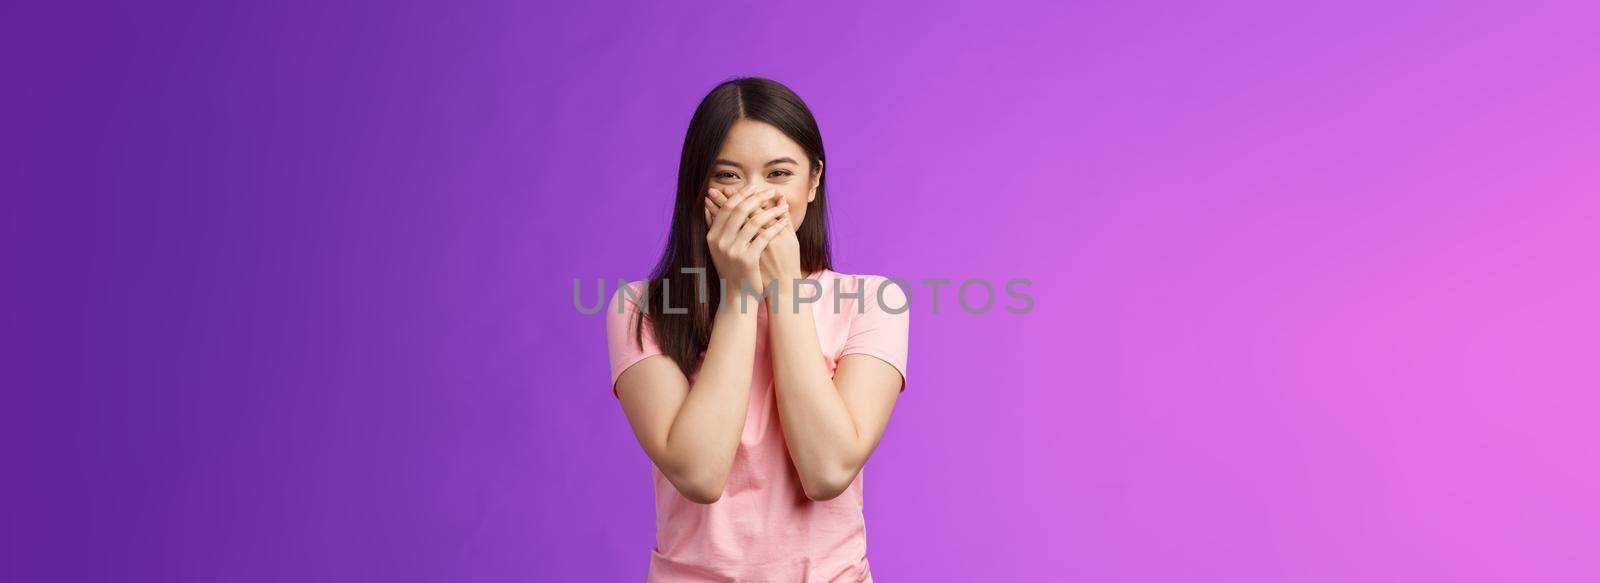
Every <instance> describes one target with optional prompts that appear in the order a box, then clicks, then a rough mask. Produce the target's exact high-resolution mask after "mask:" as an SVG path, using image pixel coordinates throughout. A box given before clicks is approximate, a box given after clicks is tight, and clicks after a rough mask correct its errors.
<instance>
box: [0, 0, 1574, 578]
mask: <svg viewBox="0 0 1600 583" xmlns="http://www.w3.org/2000/svg"><path fill="white" fill-rule="evenodd" d="M684 8H687V7H681V8H677V9H665V8H660V7H655V6H651V5H648V4H637V5H615V6H604V5H592V6H582V7H580V6H576V5H572V6H538V7H535V6H531V5H525V4H523V3H516V2H496V3H461V2H457V3H449V4H440V5H436V6H432V7H421V6H416V5H409V4H407V5H401V4H395V3H370V4H366V5H360V6H358V5H348V4H339V5H326V4H321V3H307V4H297V5H275V6H270V7H267V6H227V7H225V6H218V5H215V4H213V3H192V4H186V5H175V4H163V5H159V6H157V5H149V4H145V3H129V4H96V5H92V6H74V5H67V4H55V5H52V6H51V7H49V8H41V7H37V6H32V5H22V4H17V5H8V6H6V7H5V8H3V9H0V15H3V17H0V22H4V23H5V24H4V25H0V26H3V28H4V30H5V33H6V34H5V35H3V38H0V43H3V44H4V49H5V50H4V56H3V57H0V59H3V60H4V62H5V64H6V66H5V69H4V70H5V71H6V73H5V77H6V86H7V91H6V95H5V97H3V99H4V103H5V106H4V110H3V111H4V112H5V113H4V118H5V122H4V123H5V128H4V134H5V135H6V136H7V139H6V140H5V142H6V152H5V161H4V162H3V163H0V172H3V173H4V180H5V188H4V190H5V196H4V202H3V203H0V204H3V207H0V227H3V229H0V241H3V243H4V247H3V250H0V253H3V255H0V257H3V261H4V269H5V275H4V278H3V281H0V286H3V287H0V289H3V291H4V294H5V297H4V304H3V306H0V317H3V320H0V328H3V329H4V330H5V333H4V336H5V338H6V345H5V347H4V348H5V351H4V355H3V356H0V363H3V366H4V375H5V376H4V378H5V380H4V384H5V385H6V389H5V391H4V395H5V396H4V399H5V400H4V403H3V404H4V416H5V417H4V427H5V446H4V451H5V452H6V453H5V455H6V459H5V463H6V466H7V475H8V477H7V479H6V485H5V487H4V501H5V502H4V503H5V518H4V520H3V521H0V522H3V525H4V526H3V527H0V528H3V529H4V532H5V562H4V568H3V571H0V579H5V580H8V581H77V580H83V581H530V580H532V581H589V580H594V581H638V580H642V578H643V575H644V571H645V565H646V562H647V560H648V553H649V549H650V546H651V544H652V543H653V540H652V537H653V528H654V516H653V513H652V501H651V497H650V487H651V485H650V473H649V466H648V464H649V461H648V459H647V458H646V457H645V456H644V454H643V453H642V451H641V450H640V449H639V447H638V445H637V444H636V442H635V441H634V439H633V436H632V434H631V432H630V430H629V428H628V425H627V423H626V420H625V418H624V417H623V414H622V410H621V408H620V406H619V405H618V403H617V401H616V400H615V398H614V397H613V396H612V395H611V393H610V392H609V389H608V387H607V386H606V379H607V374H606V354H605V344H604V340H603V330H604V326H603V323H602V320H601V319H600V318H599V317H597V316H583V315H579V314H578V313H577V312H576V311H575V310H574V309H573V307H572V284H571V282H572V279H573V278H575V277H582V278H585V279H586V280H587V281H592V280H593V278H597V277H603V278H607V279H610V280H614V279H615V278H618V277H624V278H629V279H636V278H639V277H642V276H643V275H644V274H645V273H646V270H647V269H648V268H649V266H650V264H651V263H652V262H653V261H654V259H655V257H656V254H657V253H658V252H659V250H660V246H661V244H662V242H663V238H664V236H665V228H666V220H667V216H668V212H669V208H670V198H671V196H672V188H673V184H674V180H675V176H676V171H677V159H678V154H679V148H680V146H681V140H682V138H683V131H684V128H685V127H686V125H687V122H688V118H689V115H690V114H691V113H692V110H693V108H694V106H695V104H696V103H697V102H698V100H699V99H700V97H702V96H703V95H704V94H705V92H706V91H708V90H709V89H710V88H711V87H712V86H713V85H715V84H716V83H718V82H720V81H722V80H725V79H727V78H729V77H730V76H734V75H760V76H767V77H771V78H774V79H777V80H779V81H781V82H784V83H786V84H788V85H789V86H790V87H792V88H793V89H795V90H796V91H797V92H798V93H799V94H800V95H801V96H802V97H804V98H805V99H806V100H807V102H808V103H809V104H810V106H811V107H812V108H813V110H814V111H815V113H816V115H817V117H818V119H819V122H820V124H821V128H822V131H823V137H824V139H825V142H826V145H827V149H828V154H829V160H828V171H829V172H830V175H829V182H830V192H829V197H830V199H831V200H832V205H831V206H832V215H831V219H832V220H833V224H834V226H835V236H836V248H835V251H836V256H837V258H838V265H837V266H836V267H837V269H838V270H839V271H843V272H847V273H848V272H862V273H881V274H886V275H895V276H901V277H908V278H922V277H947V278H953V279H959V278H966V277H987V278H991V279H996V280H1004V279H1006V278H1010V277H1017V276H1021V277H1029V278H1032V279H1033V281H1034V285H1033V287H1032V288H1031V291H1032V292H1033V295H1034V296H1035V298H1036V300H1037V304H1036V309H1035V310H1034V311H1033V312H1032V313H1030V314H1027V315H1024V316H1013V315H1010V314H1007V313H1005V312H1004V311H994V312H990V313H988V314H985V315H982V316H973V315H969V314H966V313H963V312H961V311H959V310H953V309H949V307H948V306H946V307H945V309H943V310H941V313H939V314H933V313H931V312H930V311H929V310H927V307H928V305H927V303H924V302H922V300H923V299H925V297H924V296H916V295H914V299H915V300H917V301H918V302H919V303H918V305H917V307H916V310H915V311H914V314H913V318H912V338H911V355H910V368H911V370H912V371H913V372H912V378H911V380H910V383H909V386H908V389H907V391H906V393H905V394H904V395H903V397H902V399H901V401H900V404H899V407H898V408H897V411H896V414H895V416H894V419H893V421H892V423H891V424H890V426H889V429H888V432H887V434H886V437H885V438H884V440H883V442H882V444H881V445H880V447H879V448H878V450H877V452H876V454H875V455H874V457H873V459H872V461H871V462H870V464H869V465H868V467H867V469H866V470H865V472H866V478H865V480H866V481H865V483H866V492H865V494H866V499H867V510H866V513H867V524H868V533H869V541H870V542H869V551H868V552H869V554H868V556H869V560H870V561H871V563H872V565H873V568H874V574H875V575H876V576H877V578H878V580H880V581H886V582H895V581H1055V580H1072V581H1152V582H1153V581H1229V582H1244V581H1249V582H1265V581H1341V582H1342V581H1594V580H1597V579H1600V556H1597V553H1596V551H1597V549H1600V497H1597V494H1596V492H1600V454H1597V445H1600V429H1597V426H1596V413H1597V411H1600V398H1597V397H1596V391H1597V390H1600V358H1597V356H1600V354H1597V353H1600V332H1597V329H1600V303H1597V301H1596V298H1600V268H1597V266H1600V190H1597V186H1600V164H1597V163H1596V161H1597V159H1600V111H1597V106H1596V104H1597V103H1600V67H1597V66H1596V63H1597V62H1600V35H1596V34H1595V31H1596V30H1597V29H1600V16H1597V14H1596V11H1595V8H1594V7H1593V4H1592V3H1581V2H1573V3H1570V4H1565V5H1557V4H1543V5H1538V4H1529V3H1503V4H1495V3H1487V2H1472V3H1428V4H1411V3H1393V2H1361V3H1339V5H1338V6H1337V7H1305V6H1301V7H1289V6H1285V5H1284V3H1280V2H1260V1H1257V2H1227V3H1206V4H1204V5H1180V4H1168V3H1104V2H1093V3H1072V2H1068V3H1059V2H1034V3H1022V4H1001V3H992V2H985V3H979V4H978V5H966V6H961V5H951V6H944V7H933V6H929V5H926V4H924V3H910V2H897V3H861V4H858V5H846V6H823V5H820V4H817V3H791V4H778V5H764V6H759V7H758V6H752V5H745V4H738V3H728V4H717V5H710V4H705V5H699V4H697V5H695V6H693V8H692V10H685V9H684ZM923 291H926V288H920V287H919V288H914V289H913V293H914V294H916V293H918V292H923ZM942 299H947V297H946V298H942Z"/></svg>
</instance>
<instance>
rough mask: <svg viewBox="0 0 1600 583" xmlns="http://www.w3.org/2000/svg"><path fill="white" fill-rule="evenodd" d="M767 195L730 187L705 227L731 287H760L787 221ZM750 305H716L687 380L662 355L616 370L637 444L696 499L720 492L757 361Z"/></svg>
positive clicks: (719, 267)
mask: <svg viewBox="0 0 1600 583" xmlns="http://www.w3.org/2000/svg"><path fill="white" fill-rule="evenodd" d="M772 196H773V193H771V192H767V193H756V192H753V191H751V190H749V189H746V191H744V192H740V193H739V194H736V195H735V196H734V197H732V199H730V200H729V209H728V211H727V212H723V213H720V214H718V216H717V217H716V220H714V221H712V222H711V223H710V226H709V228H708V229H707V232H706V243H707V245H708V246H709V247H710V251H711V260H712V261H713V262H714V263H715V265H716V267H717V272H718V273H719V274H721V276H722V277H725V278H727V279H729V280H730V281H729V282H728V286H729V287H730V289H733V288H734V286H739V285H747V286H753V287H757V288H759V286H760V282H761V273H760V257H761V253H762V251H763V250H765V248H766V246H767V243H768V242H769V241H771V240H772V239H773V237H775V236H777V234H778V233H780V232H782V227H783V226H784V225H785V224H786V222H784V221H783V220H778V219H779V217H780V213H779V212H778V211H776V210H759V206H760V205H761V203H763V202H765V201H767V200H769V199H770V198H771V197H772ZM754 309H756V308H754V307H752V308H750V309H743V308H741V302H737V301H723V302H721V304H719V306H718V309H717V312H716V314H715V316H714V317H713V321H712V325H711V339H710V342H709V343H708V344H707V346H706V355H705V359H704V360H703V361H702V362H701V363H700V369H699V373H698V374H696V375H695V381H694V384H693V385H692V386H691V385H690V383H689V381H688V378H687V377H686V376H684V374H683V372H682V371H681V370H679V369H678V367H677V365H676V363H674V362H672V360H671V359H668V358H656V357H649V358H645V359H644V360H641V361H639V362H638V363H636V364H634V365H633V366H631V367H628V369H627V370H625V371H623V372H622V374H621V375H620V376H618V377H617V387H616V389H617V396H618V398H620V399H621V400H622V407H623V410H624V411H625V412H626V413H627V417H628V423H629V425H631V426H632V427H633V432H634V436H635V437H636V438H638V440H639V445H640V447H642V448H643V449H644V451H645V454H646V455H648V456H650V461H652V462H654V463H655V465H656V468H658V469H660V470H661V473H662V474H664V475H666V477H667V480H668V481H671V482H672V485H673V487H675V488H677V489H678V492H680V493H682V494H683V495H684V497H685V498H688V499H690V500H693V501H695V502H699V503H702V504H710V503H712V502H716V501H717V500H718V499H719V498H721V497H722V489H723V487H724V486H725V485H726V484H727V480H728V473H729V472H730V471H731V470H732V468H733V458H734V455H735V454H736V453H737V452H738V448H739V435H740V434H741V433H742V432H743V430H744V421H745V417H746V415H747V413H748V411H749V407H750V404H749V403H750V381H751V374H752V372H753V369H754V366H755V364H754V363H755V344H756V317H757V316H756V313H755V312H754Z"/></svg>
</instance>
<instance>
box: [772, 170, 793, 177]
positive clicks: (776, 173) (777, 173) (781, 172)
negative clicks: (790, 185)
mask: <svg viewBox="0 0 1600 583" xmlns="http://www.w3.org/2000/svg"><path fill="white" fill-rule="evenodd" d="M772 174H773V175H774V176H792V175H794V173H793V172H790V171H788V170H777V171H774V172H773V173H772Z"/></svg>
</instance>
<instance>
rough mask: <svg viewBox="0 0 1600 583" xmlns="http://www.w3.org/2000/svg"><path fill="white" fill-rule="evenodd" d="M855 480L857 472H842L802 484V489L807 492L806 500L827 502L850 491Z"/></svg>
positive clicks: (818, 477)
mask: <svg viewBox="0 0 1600 583" xmlns="http://www.w3.org/2000/svg"><path fill="white" fill-rule="evenodd" d="M855 479H856V473H855V472H846V471H840V472H835V473H833V474H831V475H828V476H817V477H815V478H813V479H810V480H805V481H803V482H801V484H800V487H801V488H802V489H804V490H805V492H806V498H810V499H811V501H813V502H827V501H829V500H832V499H834V498H838V497H839V495H840V494H843V493H844V492H845V490H849V489H850V484H851V483H853V482H855Z"/></svg>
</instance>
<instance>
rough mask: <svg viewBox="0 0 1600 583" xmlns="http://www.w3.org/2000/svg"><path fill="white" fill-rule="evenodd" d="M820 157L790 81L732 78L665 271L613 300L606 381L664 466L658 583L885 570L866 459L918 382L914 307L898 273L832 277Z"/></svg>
mask: <svg viewBox="0 0 1600 583" xmlns="http://www.w3.org/2000/svg"><path fill="white" fill-rule="evenodd" d="M823 163H824V156H823V150H822V137H821V133H820V132H819V131H818V129H817V123H816V120H815V119H814V118H813V117H812V115H811V111H810V110H809V109H808V108H807V107H806V105H805V103H803V102H802V101H801V100H800V98H799V96H797V95H795V94H794V92H793V91H790V90H789V88H787V87H784V86H783V85H782V84H779V83H777V82H774V81H770V80H767V79H760V78H741V79H735V80H732V81H728V82H726V83H723V84H721V85H718V86H717V87H716V88H715V89H713V90H712V91H711V93H710V94H708V95H707V96H706V97H705V99H704V100H702V101H701V102H700V106H699V108H698V109H696V110H695V113H694V116H693V118H692V119H691V120H690V122H689V130H688V134H687V136H686V137H685V138H684V143H683V156H682V158H681V160H680V162H679V167H678V187H677V200H676V203H675V204H674V206H673V213H672V224H671V230H670V232H669V235H668V238H667V246H666V250H665V251H664V252H663V253H662V255H661V260H660V262H659V263H658V264H657V265H656V267H655V270H654V273H652V275H651V277H650V279H648V280H645V281H635V282H632V283H630V284H629V285H628V287H626V288H624V289H619V290H618V291H617V293H615V294H613V295H612V297H611V302H610V305H609V306H608V307H607V310H606V314H607V316H606V334H607V338H608V342H609V347H610V351H611V381H612V391H613V392H614V393H615V395H616V396H617V398H618V399H620V400H621V403H622V408H623V411H624V412H625V413H626V415H627V418H628V423H629V424H630V425H631V426H632V428H633V433H634V436H635V437H636V438H637V439H638V441H639V445H640V446H641V447H642V448H643V449H644V451H645V454H647V455H648V456H649V458H650V461H651V462H653V467H652V475H653V477H654V480H655V505H656V543H655V548H654V549H652V552H651V556H650V566H649V577H648V580H650V581H656V582H669V581H796V582H798V581H871V580H872V574H871V571H870V569H869V568H868V564H867V557H866V527H865V522H864V521H863V518H862V516H863V515H862V501H863V497H862V472H861V468H862V466H863V465H865V464H866V462H867V458H868V456H870V455H871V454H872V451H873V450H874V449H875V448H876V447H877V445H878V441H879V439H880V438H881V437H882V436H883V432H884V429H885V427H887V426H888V423H889V415H890V412H891V411H892V410H893V409H894V404H895V401H896V399H897V398H898V397H899V395H900V392H901V391H903V390H904V389H905V370H906V342H907V336H906V334H907V330H908V328H907V326H908V322H909V316H910V312H909V310H908V309H907V308H909V306H908V305H907V298H906V295H905V291H904V290H903V289H901V288H900V287H899V286H897V285H895V284H893V283H892V282H890V281H889V280H887V279H886V278H883V277H880V276H876V275H844V274H840V273H837V272H834V271H833V270H832V266H831V265H830V261H829V249H828V230H827V223H826V216H827V207H826V201H827V196H826V190H827V189H826V188H825V182H826V181H825V180H824V178H823ZM796 280H800V281H798V282H797V281H796ZM741 286H743V287H741ZM741 289H743V290H748V292H749V293H748V294H746V293H741ZM702 300H703V301H702Z"/></svg>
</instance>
